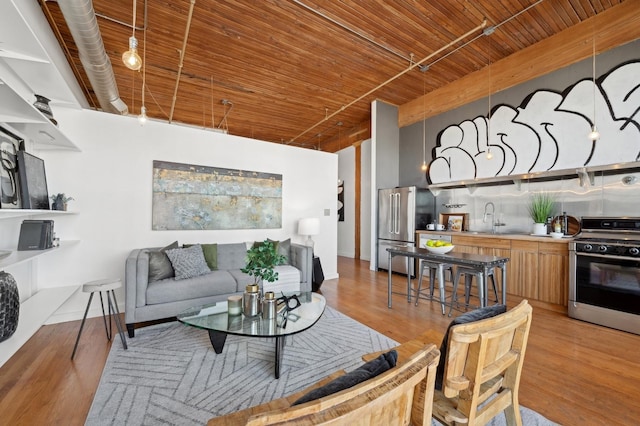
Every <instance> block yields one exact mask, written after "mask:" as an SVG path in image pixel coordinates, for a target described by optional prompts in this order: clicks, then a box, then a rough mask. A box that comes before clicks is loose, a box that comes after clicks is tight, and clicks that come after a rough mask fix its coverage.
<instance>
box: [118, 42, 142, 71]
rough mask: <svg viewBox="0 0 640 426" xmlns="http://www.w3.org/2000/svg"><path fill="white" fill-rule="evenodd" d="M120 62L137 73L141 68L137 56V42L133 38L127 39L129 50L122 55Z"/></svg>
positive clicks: (140, 61) (140, 62) (140, 60)
mask: <svg viewBox="0 0 640 426" xmlns="http://www.w3.org/2000/svg"><path fill="white" fill-rule="evenodd" d="M122 62H124V65H125V66H126V67H127V68H129V69H130V70H133V71H138V70H139V69H140V67H142V59H141V58H140V55H138V40H136V38H135V37H133V36H131V37H129V50H127V51H126V52H124V53H123V54H122Z"/></svg>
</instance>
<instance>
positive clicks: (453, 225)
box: [438, 213, 469, 232]
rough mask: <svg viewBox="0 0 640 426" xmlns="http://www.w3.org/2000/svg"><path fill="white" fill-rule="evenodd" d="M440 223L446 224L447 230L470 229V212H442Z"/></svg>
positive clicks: (459, 230)
mask: <svg viewBox="0 0 640 426" xmlns="http://www.w3.org/2000/svg"><path fill="white" fill-rule="evenodd" d="M438 223H440V224H442V225H444V226H445V229H446V230H447V231H451V232H462V231H468V226H469V213H440V217H439V220H438Z"/></svg>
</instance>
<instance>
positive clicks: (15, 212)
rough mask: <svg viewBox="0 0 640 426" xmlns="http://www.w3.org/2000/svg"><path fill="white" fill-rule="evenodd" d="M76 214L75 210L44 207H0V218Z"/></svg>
mask: <svg viewBox="0 0 640 426" xmlns="http://www.w3.org/2000/svg"><path fill="white" fill-rule="evenodd" d="M73 214H78V212H76V211H63V210H44V209H0V220H2V219H11V218H13V217H33V216H60V215H73Z"/></svg>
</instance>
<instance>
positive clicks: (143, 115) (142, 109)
mask: <svg viewBox="0 0 640 426" xmlns="http://www.w3.org/2000/svg"><path fill="white" fill-rule="evenodd" d="M138 122H139V123H140V125H141V126H144V123H146V122H147V108H146V107H145V106H144V105H143V106H142V107H140V115H139V116H138Z"/></svg>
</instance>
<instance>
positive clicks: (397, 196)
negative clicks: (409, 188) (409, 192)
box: [393, 192, 400, 234]
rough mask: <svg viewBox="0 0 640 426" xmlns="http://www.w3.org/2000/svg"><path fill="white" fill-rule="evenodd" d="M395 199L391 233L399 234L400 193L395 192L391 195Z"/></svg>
mask: <svg viewBox="0 0 640 426" xmlns="http://www.w3.org/2000/svg"><path fill="white" fill-rule="evenodd" d="M393 195H394V197H395V206H394V207H395V221H394V227H393V232H394V233H395V234H400V193H399V192H396V193H395V194H393Z"/></svg>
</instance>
